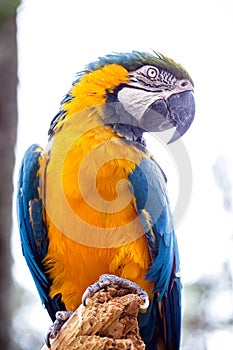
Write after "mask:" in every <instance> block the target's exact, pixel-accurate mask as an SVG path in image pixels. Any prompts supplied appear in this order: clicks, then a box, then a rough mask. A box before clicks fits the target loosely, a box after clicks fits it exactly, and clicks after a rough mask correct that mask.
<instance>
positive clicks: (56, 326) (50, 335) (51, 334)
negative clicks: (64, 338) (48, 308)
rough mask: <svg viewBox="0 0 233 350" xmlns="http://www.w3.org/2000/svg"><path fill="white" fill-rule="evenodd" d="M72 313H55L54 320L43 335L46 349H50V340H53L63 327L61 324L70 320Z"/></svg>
mask: <svg viewBox="0 0 233 350" xmlns="http://www.w3.org/2000/svg"><path fill="white" fill-rule="evenodd" d="M72 314H73V311H58V312H56V320H55V321H54V323H53V324H52V326H51V327H49V329H48V332H47V334H46V335H45V344H46V345H47V347H48V348H51V343H50V339H55V338H56V337H57V335H58V333H59V331H60V329H61V327H62V326H63V324H64V323H65V322H66V321H67V320H68V319H69V318H70V316H71V315H72Z"/></svg>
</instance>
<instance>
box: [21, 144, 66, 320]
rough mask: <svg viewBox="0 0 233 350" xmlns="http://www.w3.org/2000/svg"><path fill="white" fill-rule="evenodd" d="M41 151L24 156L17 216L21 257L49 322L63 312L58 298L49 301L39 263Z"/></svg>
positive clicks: (42, 240) (43, 239)
mask: <svg viewBox="0 0 233 350" xmlns="http://www.w3.org/2000/svg"><path fill="white" fill-rule="evenodd" d="M40 157H41V148H40V147H39V145H32V146H31V147H30V148H29V149H28V150H27V151H26V153H25V155H24V158H23V161H22V164H21V168H20V174H19V182H18V195H17V214H18V223H19V231H20V238H21V244H22V250H23V255H24V257H25V259H26V262H27V265H28V267H29V270H30V272H31V274H32V277H33V279H34V282H35V284H36V287H37V290H38V292H39V295H40V298H41V301H42V303H43V304H44V305H45V307H46V308H47V310H48V313H49V315H50V316H51V318H52V319H54V317H55V313H56V311H58V310H59V309H62V308H63V309H64V306H63V305H62V304H61V303H59V297H55V298H53V299H51V298H50V297H49V290H50V284H51V281H50V280H49V279H48V277H47V276H46V274H45V268H44V266H43V259H44V257H45V256H46V253H47V248H48V239H47V230H46V225H45V223H44V221H43V214H42V210H43V206H42V199H41V198H40V193H39V188H40V178H39V175H38V170H39V166H40V165H39V159H40Z"/></svg>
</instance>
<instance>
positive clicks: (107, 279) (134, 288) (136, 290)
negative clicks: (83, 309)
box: [82, 274, 149, 309]
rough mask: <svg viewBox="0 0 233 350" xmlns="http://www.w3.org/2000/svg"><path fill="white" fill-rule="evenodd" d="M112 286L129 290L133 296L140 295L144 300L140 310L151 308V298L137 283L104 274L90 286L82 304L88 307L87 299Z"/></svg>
mask: <svg viewBox="0 0 233 350" xmlns="http://www.w3.org/2000/svg"><path fill="white" fill-rule="evenodd" d="M111 284H116V285H118V286H119V287H122V288H125V289H129V290H130V291H131V292H132V293H133V294H138V295H139V297H140V298H141V300H142V304H141V306H140V309H147V308H148V306H149V297H148V295H147V293H146V291H145V290H144V289H142V288H141V287H139V286H138V285H137V284H136V283H134V282H132V281H130V280H128V279H126V278H122V277H118V276H115V275H110V274H104V275H101V276H100V277H99V280H98V281H97V282H95V283H94V284H92V285H90V286H89V287H88V288H87V289H86V290H85V292H84V293H83V296H82V303H83V305H84V306H86V305H87V299H89V298H91V297H92V296H93V295H94V294H95V293H96V292H98V291H99V290H101V289H103V288H105V287H107V286H110V285H111Z"/></svg>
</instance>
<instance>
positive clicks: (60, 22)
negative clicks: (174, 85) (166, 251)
mask: <svg viewBox="0 0 233 350" xmlns="http://www.w3.org/2000/svg"><path fill="white" fill-rule="evenodd" d="M232 33H233V10H232V2H231V1H230V0H219V1H217V0H215V1H210V0H206V1H203V0H197V1H192V2H191V1H187V0H177V1H172V0H170V1H169V0H166V1H156V0H153V1H149V0H144V1H140V2H139V1H135V0H132V1H131V0H128V1H125V0H124V1H123V0H118V1H116V2H112V1H107V0H98V1H84V0H83V1H75V0H66V1H64V0H60V1H58V0H27V1H24V2H23V4H22V6H21V7H20V9H19V11H18V45H19V53H18V55H19V92H18V101H19V102H18V103H19V125H18V144H17V148H16V151H17V164H16V172H18V169H17V168H18V166H19V162H20V161H21V159H22V156H23V153H24V151H25V150H26V148H27V147H28V146H30V145H31V144H32V143H40V144H41V145H42V146H45V144H46V141H47V130H48V127H49V123H50V121H51V119H52V118H53V117H54V116H55V114H56V113H57V111H58V109H59V103H60V101H61V99H62V98H63V96H64V95H65V94H66V92H67V91H68V90H69V88H70V86H71V83H72V81H73V80H74V76H75V73H76V72H78V71H80V70H82V69H83V68H84V66H85V64H86V63H88V62H91V61H93V60H95V59H96V57H98V56H101V55H104V54H107V53H111V52H120V51H131V50H133V49H136V50H145V51H148V50H150V49H154V50H157V51H159V52H162V53H164V54H165V55H167V56H169V57H172V58H173V59H175V60H176V61H179V62H180V63H181V64H182V65H184V67H185V68H186V69H187V70H188V71H189V73H190V75H191V76H192V78H193V80H194V82H195V98H196V105H197V112H196V120H195V121H194V123H193V125H192V126H191V128H190V130H189V131H188V132H187V134H186V135H185V136H184V137H183V142H184V144H185V147H186V150H187V152H188V154H189V158H190V160H191V164H192V171H193V188H192V200H191V204H190V206H189V210H188V212H187V214H186V216H185V218H184V220H183V222H182V223H181V224H180V225H179V227H178V228H177V236H178V242H179V247H180V255H181V264H182V278H183V281H184V283H188V282H193V281H195V280H196V279H197V278H198V277H200V276H201V275H205V274H211V275H214V274H215V273H217V272H219V271H220V270H221V267H222V265H221V264H222V262H223V261H224V260H225V258H226V256H230V254H232V250H233V246H232V242H230V236H231V235H232V231H233V229H232V226H233V225H232V222H233V221H232V212H225V211H224V208H223V201H222V193H221V192H220V190H219V189H218V188H217V187H216V184H215V180H214V177H213V173H212V170H211V168H212V166H213V164H214V163H215V161H216V158H217V157H218V156H219V155H222V156H224V157H225V158H226V159H227V160H228V161H229V167H230V169H229V172H230V176H231V175H233V171H232V169H233V156H232V149H233V145H232V143H233V142H232V139H233V138H232V118H233V112H232V82H233V70H232V62H233V50H232ZM149 144H150V149H151V150H152V152H153V154H154V155H155V157H156V159H157V160H158V161H159V162H160V163H161V164H162V167H163V168H164V170H165V172H166V173H167V174H168V181H169V192H170V194H171V198H172V201H173V205H174V204H175V200H176V196H177V193H178V190H177V185H178V180H179V179H178V173H177V170H176V167H175V164H174V161H173V160H172V159H171V157H170V156H169V154H168V152H167V151H166V150H165V149H164V148H163V147H162V149H161V147H160V146H159V145H154V146H153V144H151V142H150V143H149ZM181 185H182V184H181ZM15 231H17V229H15ZM13 248H14V249H13V251H14V257H15V259H16V266H15V274H16V278H17V280H18V281H19V282H20V283H22V284H23V285H30V286H32V287H30V288H34V287H33V283H32V282H31V280H30V277H26V276H28V275H27V271H26V268H25V266H24V265H25V263H24V260H23V258H22V257H21V249H20V243H19V238H18V234H17V233H14V239H13ZM22 271H23V272H22ZM215 349H216V348H215V347H214V342H212V343H211V342H210V344H209V345H208V350H215Z"/></svg>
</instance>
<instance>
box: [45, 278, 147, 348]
mask: <svg viewBox="0 0 233 350" xmlns="http://www.w3.org/2000/svg"><path fill="white" fill-rule="evenodd" d="M129 293H130V292H129V291H128V290H126V289H122V288H121V289H120V288H119V287H118V286H116V285H111V286H109V287H106V290H101V291H99V292H97V293H96V294H95V295H94V296H93V297H92V298H90V299H88V300H87V306H83V305H80V306H79V308H78V309H77V310H76V311H75V312H74V313H73V315H72V316H71V317H70V318H69V320H68V321H67V322H66V323H65V324H64V325H63V326H62V328H61V330H60V333H59V334H58V336H57V338H56V339H55V340H53V341H52V342H51V350H64V349H66V350H69V349H75V350H79V349H82V350H84V349H89V350H92V349H93V350H94V349H95V350H107V349H119V350H128V349H130V350H144V349H145V344H144V343H143V341H142V339H141V337H140V335H139V328H138V323H137V316H138V312H139V307H140V302H141V300H140V298H139V296H138V295H136V294H129ZM47 349H48V348H47V346H46V345H44V346H43V348H42V349H41V350H47Z"/></svg>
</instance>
